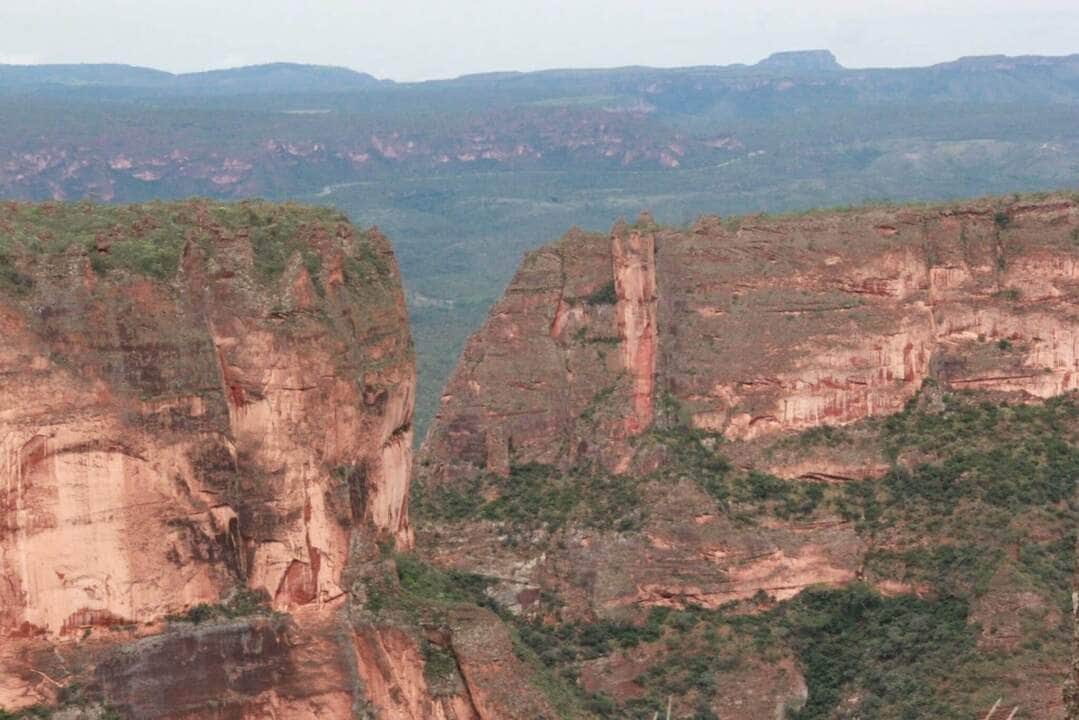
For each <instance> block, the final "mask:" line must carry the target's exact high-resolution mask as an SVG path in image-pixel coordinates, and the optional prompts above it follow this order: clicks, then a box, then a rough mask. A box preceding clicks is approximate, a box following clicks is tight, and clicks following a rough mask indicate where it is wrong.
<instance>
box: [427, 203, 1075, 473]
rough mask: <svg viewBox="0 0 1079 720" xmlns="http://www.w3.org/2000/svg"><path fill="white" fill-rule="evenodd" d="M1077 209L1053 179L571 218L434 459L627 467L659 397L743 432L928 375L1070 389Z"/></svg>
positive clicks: (834, 413)
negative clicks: (666, 226) (829, 206)
mask: <svg viewBox="0 0 1079 720" xmlns="http://www.w3.org/2000/svg"><path fill="white" fill-rule="evenodd" d="M1077 228H1079V205H1077V204H1076V201H1075V200H1074V199H1072V198H1066V197H1049V198H1046V199H1042V200H1030V201H1015V202H1010V203H1009V202H1003V201H1001V202H990V201H985V202H980V203H979V202H974V203H970V204H966V205H962V206H950V207H936V208H924V209H923V208H897V209H891V208H882V209H866V210H858V211H852V212H843V213H835V214H820V215H806V216H800V217H790V218H781V219H776V220H770V219H767V218H746V219H743V220H740V221H735V222H724V221H722V220H720V219H719V218H708V217H706V218H702V219H701V220H699V221H698V222H697V224H696V225H695V226H693V227H692V228H691V229H689V230H687V231H678V230H663V229H659V228H657V227H655V226H654V225H653V224H652V223H651V221H650V219H648V218H642V221H641V222H639V223H638V224H636V225H634V226H625V225H618V226H616V227H615V228H614V230H613V232H612V233H611V236H610V237H605V236H600V235H589V234H584V233H580V232H576V231H575V232H572V233H570V234H569V235H567V236H566V237H565V238H564V239H563V240H562V241H560V242H559V243H557V244H555V245H552V246H549V247H546V248H543V249H541V250H539V251H537V252H535V253H533V254H531V255H529V256H528V257H527V258H526V259H525V261H524V263H523V264H522V265H521V268H520V270H519V271H518V273H517V276H516V277H515V278H514V281H513V282H512V283H511V285H510V287H509V289H508V290H507V292H506V294H505V296H504V297H503V299H502V300H501V301H500V302H499V303H498V305H496V307H495V308H494V310H493V311H492V312H491V315H490V317H489V319H488V321H487V322H486V324H485V325H484V327H483V328H482V329H481V330H480V331H479V332H478V333H477V334H476V335H474V336H473V337H472V338H471V340H470V341H469V343H468V345H467V346H466V348H465V351H464V356H463V359H462V362H461V364H460V365H459V367H458V369H457V370H456V372H455V373H454V375H453V377H452V379H451V381H450V383H449V384H448V386H447V389H446V392H445V395H444V397H443V398H442V407H441V410H440V412H439V414H438V418H437V421H436V423H435V424H434V425H433V427H432V429H431V431H430V432H429V435H428V437H427V440H426V444H425V448H424V451H423V467H424V468H425V470H424V472H425V474H426V475H429V476H431V477H434V478H441V479H446V478H455V477H456V478H459V477H463V476H467V475H468V474H470V473H472V472H474V471H475V470H481V471H491V472H495V473H502V474H504V473H505V472H506V471H507V468H508V466H509V458H510V457H511V456H512V457H513V458H514V461H515V462H518V463H526V462H539V463H545V464H553V465H561V466H563V467H565V466H568V465H572V464H574V463H577V462H579V461H580V460H581V459H583V458H588V457H600V458H601V459H602V461H603V462H604V463H605V464H606V465H607V466H608V467H609V468H611V469H613V470H615V471H624V470H625V469H626V467H627V466H626V463H627V462H628V457H629V455H630V454H631V453H630V451H629V442H628V440H629V438H632V437H633V436H634V435H636V434H638V433H639V432H640V431H641V430H642V429H643V428H644V427H647V426H648V425H649V424H650V422H651V419H652V415H653V409H654V408H658V407H661V406H662V408H663V409H664V410H665V411H666V412H672V413H678V414H680V415H681V416H683V417H684V418H685V419H686V420H688V422H689V423H691V424H692V425H693V426H694V427H697V428H699V429H702V430H707V431H712V432H719V433H722V434H723V435H725V436H726V437H727V438H729V439H740V440H749V439H753V438H757V437H763V436H768V435H770V434H775V433H777V432H781V431H788V430H798V429H805V428H810V427H814V426H817V425H822V424H830V425H841V424H845V423H850V422H852V421H855V420H859V419H861V418H864V417H867V416H873V415H883V414H889V413H893V412H896V411H898V410H900V409H901V408H902V407H903V405H904V403H906V401H907V400H909V399H910V398H911V397H912V396H913V394H914V393H915V392H916V390H917V389H918V388H919V387H920V386H921V384H922V382H923V381H924V380H925V379H927V378H934V379H935V380H937V381H938V382H940V383H941V384H942V385H944V386H945V387H949V388H978V389H985V390H1001V391H1014V392H1020V393H1024V394H1026V395H1028V396H1031V397H1042V398H1044V397H1050V396H1053V395H1057V394H1060V393H1064V392H1067V391H1069V390H1073V389H1075V388H1077V387H1079V330H1077V327H1079V324H1077V320H1079V313H1077V311H1076V306H1075V302H1074V298H1075V293H1076V289H1077V287H1079V252H1077V247H1079V245H1077V242H1079V241H1077V240H1076V237H1077V233H1079V229H1077ZM611 283H613V285H611ZM605 288H607V289H610V288H613V292H605ZM598 410H605V411H606V412H603V413H601V412H597V411H598ZM582 416H584V417H585V418H586V419H585V420H582ZM597 418H598V419H597Z"/></svg>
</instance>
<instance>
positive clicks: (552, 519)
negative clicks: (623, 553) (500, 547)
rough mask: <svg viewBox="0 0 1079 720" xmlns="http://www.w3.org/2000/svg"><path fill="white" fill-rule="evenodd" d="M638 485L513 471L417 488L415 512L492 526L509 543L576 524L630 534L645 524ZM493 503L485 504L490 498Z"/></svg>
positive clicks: (530, 468) (588, 474) (583, 474)
mask: <svg viewBox="0 0 1079 720" xmlns="http://www.w3.org/2000/svg"><path fill="white" fill-rule="evenodd" d="M639 484H640V481H639V480H638V479H636V478H632V477H629V476H613V475H608V474H605V473H600V472H592V471H589V470H584V469H578V470H572V471H570V472H568V473H561V472H559V471H558V470H556V469H555V468H552V467H549V466H546V465H538V464H527V465H515V466H512V467H511V468H510V474H509V477H506V478H501V477H498V476H497V475H490V474H489V475H477V476H475V477H474V478H472V480H471V481H469V482H468V483H467V484H463V485H454V486H436V487H433V488H423V487H421V486H419V485H418V484H417V485H416V486H414V490H413V495H412V500H411V502H412V508H413V511H414V512H415V513H416V514H417V516H419V517H427V518H434V517H437V518H439V519H441V520H448V521H461V520H467V519H483V520H491V521H495V522H499V523H503V524H505V525H506V526H507V527H509V528H510V529H512V530H513V531H514V533H513V534H512V535H511V536H510V542H516V541H517V539H518V538H519V537H524V536H527V535H529V534H531V532H532V531H534V530H537V529H544V530H547V531H548V532H556V531H559V530H562V529H564V528H566V527H568V526H569V525H571V524H577V525H581V526H584V527H590V528H597V529H614V530H619V531H628V530H632V529H634V528H636V527H639V525H640V523H641V521H642V518H643V513H644V511H643V509H642V507H641V504H642V503H641V497H640V492H639ZM491 495H493V496H494V499H491V500H487V499H485V498H487V497H488V496H491Z"/></svg>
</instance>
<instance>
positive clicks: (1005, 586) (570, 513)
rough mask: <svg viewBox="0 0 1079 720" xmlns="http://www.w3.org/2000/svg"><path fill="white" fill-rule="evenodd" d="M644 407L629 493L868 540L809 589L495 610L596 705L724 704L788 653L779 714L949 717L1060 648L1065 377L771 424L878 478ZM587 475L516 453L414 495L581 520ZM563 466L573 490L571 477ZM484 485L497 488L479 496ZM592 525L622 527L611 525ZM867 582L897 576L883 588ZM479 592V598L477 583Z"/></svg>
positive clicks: (1076, 465) (506, 518) (565, 683)
mask: <svg viewBox="0 0 1079 720" xmlns="http://www.w3.org/2000/svg"><path fill="white" fill-rule="evenodd" d="M661 410H663V408H661ZM661 415H662V417H663V418H664V419H665V420H664V422H663V424H664V425H666V429H662V430H654V431H652V432H651V433H650V434H649V435H648V436H646V437H643V438H641V439H640V441H639V444H638V449H639V450H640V451H641V452H645V453H649V454H650V455H649V456H650V457H661V458H662V460H661V461H660V463H659V467H658V469H657V470H656V471H655V472H654V473H651V474H649V475H647V476H645V477H642V478H640V479H637V480H632V481H631V482H632V483H638V485H637V488H638V489H637V493H638V494H639V498H641V499H639V500H638V502H641V501H643V498H646V497H649V495H648V493H647V490H645V488H646V485H645V484H646V483H655V484H656V486H657V487H670V486H673V485H675V484H677V483H684V482H686V481H689V482H692V483H696V484H697V485H698V487H700V488H701V489H702V490H704V491H705V492H706V493H707V494H708V496H710V497H711V498H712V499H713V500H714V501H715V504H716V505H715V510H714V511H713V512H720V513H724V514H727V515H728V516H729V517H730V518H731V519H732V520H735V521H736V522H737V523H739V525H738V526H742V524H745V525H754V524H758V523H759V524H761V525H763V526H768V525H772V524H775V523H776V522H777V521H782V522H791V523H794V527H797V526H798V525H799V524H800V523H807V524H812V523H816V522H826V523H827V522H835V520H836V519H837V518H842V519H844V520H845V521H847V522H850V523H852V524H853V525H854V527H856V528H857V532H858V535H859V536H860V538H861V541H862V542H864V543H865V544H866V547H867V551H866V554H865V556H864V566H863V567H862V569H861V571H860V575H859V577H860V580H859V581H858V582H854V583H852V584H849V585H846V586H844V587H839V588H832V589H826V588H809V589H806V590H803V591H802V592H801V593H800V594H799V595H797V596H795V597H794V598H792V599H790V600H786V601H783V602H776V601H775V600H774V599H772V598H771V597H769V595H768V593H766V592H761V593H758V595H757V596H755V597H754V598H752V599H751V600H747V601H741V602H732V603H729V604H728V605H725V606H721V607H719V608H717V609H714V610H708V609H704V608H700V607H695V606H693V605H692V604H689V605H687V606H686V607H684V608H683V609H672V608H651V610H649V611H647V612H638V613H637V614H636V616H635V617H633V618H631V619H622V620H615V619H611V618H597V619H596V620H594V621H592V622H581V621H580V620H574V621H558V620H557V619H558V618H559V617H560V613H561V605H560V603H561V599H560V597H559V596H558V595H557V593H548V594H547V595H545V596H544V597H543V599H542V601H541V602H540V607H539V609H538V610H537V609H536V608H533V611H532V612H531V613H525V614H522V615H513V614H511V613H509V612H508V611H506V610H503V609H499V610H498V612H499V614H500V617H501V618H502V620H503V622H505V623H507V624H509V625H510V626H512V628H513V629H514V633H515V635H516V636H517V637H518V638H519V640H520V643H521V645H522V647H523V649H522V651H521V656H522V657H525V656H528V657H532V658H534V660H535V662H537V663H539V664H542V665H545V666H547V667H550V668H555V669H556V672H557V676H558V678H559V680H560V687H562V688H563V689H565V688H572V689H574V692H575V693H576V695H575V697H576V702H578V703H579V704H581V706H583V707H587V708H588V710H589V712H591V713H592V714H593V715H595V716H596V717H602V718H622V717H651V715H652V714H653V713H655V712H659V713H660V714H661V716H662V714H663V712H664V711H665V707H666V703H667V699H668V698H669V697H673V698H675V710H676V714H675V716H676V717H683V718H701V719H706V718H715V717H724V706H723V702H724V698H725V697H727V695H726V694H725V693H726V692H727V691H729V689H730V687H731V685H732V684H734V685H738V684H741V683H744V682H749V681H750V680H747V678H752V677H763V675H762V673H769V672H777V673H778V672H780V671H779V670H777V669H776V668H778V667H779V666H780V665H782V663H783V662H784V661H783V658H793V661H794V663H795V665H794V667H797V668H799V669H800V671H801V673H802V674H803V675H804V678H805V681H806V684H807V686H808V700H806V701H805V703H804V705H801V706H800V703H799V702H794V701H793V700H792V701H791V703H792V704H790V705H789V707H788V711H787V716H786V717H787V718H788V719H789V720H810V719H812V720H825V719H827V718H834V717H837V716H840V715H842V716H846V715H847V714H850V713H857V714H858V715H859V716H864V717H874V718H881V719H884V720H900V719H905V718H911V717H937V718H942V719H945V720H952V719H954V720H962V719H965V718H968V717H973V716H974V715H975V714H977V712H978V711H979V710H982V711H984V708H985V707H987V706H988V705H990V704H992V702H993V701H994V700H995V699H996V697H998V696H999V695H993V693H1006V692H1008V689H1009V688H1010V687H1013V686H1015V685H1016V684H1018V683H1020V679H1019V678H1018V677H1016V676H1015V675H1014V674H1013V673H1014V672H1015V669H1016V668H1026V667H1034V666H1039V664H1044V663H1050V664H1054V663H1060V664H1061V665H1063V664H1065V663H1066V658H1067V652H1068V647H1069V645H1068V641H1069V638H1070V625H1069V624H1068V622H1067V619H1068V618H1070V595H1069V585H1070V577H1071V573H1072V570H1073V568H1074V563H1075V556H1074V553H1075V530H1074V528H1075V525H1076V524H1077V522H1079V501H1077V498H1076V495H1075V491H1076V486H1075V478H1076V477H1079V449H1077V445H1076V434H1077V433H1079V405H1077V403H1076V397H1075V396H1074V395H1070V396H1064V397H1060V398H1057V399H1052V400H1047V401H1042V402H1033V403H1029V404H1011V403H1008V402H1006V401H1004V400H1003V399H1000V398H998V397H994V396H986V395H978V394H974V393H966V392H962V393H946V392H943V391H941V390H940V389H939V388H937V387H935V386H934V384H933V383H928V384H927V388H926V389H925V390H924V391H923V392H922V393H921V394H920V395H918V396H917V397H915V399H913V400H912V401H911V402H910V403H908V405H907V406H906V408H905V409H904V410H903V411H902V412H900V413H897V414H895V415H892V416H888V417H883V418H869V419H866V420H863V421H860V422H858V423H855V424H853V425H849V426H846V427H842V428H837V427H820V428H814V429H813V430H810V431H807V432H804V433H801V434H799V435H792V436H789V437H787V438H779V439H777V440H775V441H774V447H775V448H776V449H779V450H784V451H785V452H803V453H804V452H811V451H812V452H819V451H822V450H827V451H834V452H843V453H848V452H870V451H872V452H873V453H875V456H876V458H877V459H878V460H879V461H880V462H886V463H888V465H889V469H888V470H887V471H886V472H884V474H883V475H882V476H881V477H879V478H875V479H874V478H867V479H861V480H858V479H852V480H845V481H843V482H841V483H825V482H819V481H812V480H784V479H781V478H779V477H777V476H775V475H772V474H769V473H768V472H765V471H763V470H760V469H756V468H754V467H748V468H747V467H745V466H743V465H741V464H736V463H734V462H732V460H730V459H728V457H727V454H728V453H733V452H735V451H736V450H738V447H737V446H736V445H735V444H734V443H731V442H730V441H725V440H724V439H722V438H721V437H719V436H716V435H710V434H708V433H703V432H700V431H697V430H691V429H688V428H686V427H684V426H683V425H681V424H680V422H679V417H680V413H677V412H664V413H661ZM768 447H769V446H767V445H765V446H763V448H758V451H759V452H760V453H762V454H767V452H768V450H767V448H768ZM740 457H744V455H743V456H740ZM758 457H760V456H758ZM590 478H591V476H585V475H581V476H576V475H574V474H573V473H558V472H556V471H555V470H553V469H552V468H547V467H543V466H524V467H520V468H515V470H514V472H513V474H512V475H511V478H510V479H508V480H498V479H487V480H482V479H478V478H477V479H476V480H475V483H476V484H475V485H473V486H467V487H464V488H461V491H460V492H459V493H458V494H452V493H451V492H450V491H449V490H448V489H447V490H442V491H440V492H442V493H443V494H442V495H438V496H437V497H438V498H439V500H438V501H437V502H433V503H432V501H433V500H434V498H435V497H436V496H433V495H432V496H428V495H424V498H423V501H424V502H426V503H432V504H430V505H429V506H428V507H427V509H426V510H425V512H427V513H428V514H429V515H428V516H429V517H430V516H438V515H439V513H440V511H439V508H442V509H443V510H445V509H446V508H449V509H451V511H452V512H455V513H456V514H455V518H456V520H457V521H462V520H467V519H473V520H474V519H477V518H484V517H486V518H488V519H499V520H501V521H503V522H507V523H511V522H523V523H525V525H524V527H530V528H534V527H538V526H541V525H539V524H538V523H539V519H540V518H547V519H548V520H550V519H552V518H554V519H555V521H554V522H551V523H550V525H549V527H552V528H570V529H572V528H584V527H588V525H587V523H586V521H585V518H586V517H587V514H582V511H581V510H580V509H573V508H578V505H577V503H585V504H587V503H588V502H592V501H594V500H595V497H594V496H593V495H592V494H590V493H593V492H594V490H590V489H588V488H587V485H588V483H589V482H590ZM619 481H621V479H619ZM568 482H575V483H577V484H578V485H581V486H582V488H581V489H580V490H579V491H577V492H576V494H575V493H569V488H568V486H567V485H566V483H568ZM486 483H491V484H490V485H488V484H486ZM493 488H497V490H498V499H497V500H494V501H491V500H484V499H482V497H483V495H484V494H485V493H487V492H488V491H489V490H491V489H493ZM566 493H569V494H568V495H567V494H566ZM567 498H570V499H571V500H567ZM626 507H630V505H627V506H626ZM698 511H699V512H709V510H707V509H706V508H699V509H698ZM442 517H443V519H445V517H446V516H445V515H444V514H443V515H442ZM644 521H645V526H644V527H645V528H646V529H647V517H645V519H644ZM530 523H531V524H530ZM604 531H605V532H607V533H618V532H620V528H619V527H618V526H617V525H612V524H609V523H608V524H607V525H606V527H605V529H604ZM635 531H636V530H635V528H631V529H630V530H629V532H631V533H632V532H635ZM531 537H532V542H539V543H545V542H547V543H550V542H553V538H552V539H550V540H543V539H537V537H538V536H531ZM552 547H553V545H552ZM470 582H477V583H478V582H480V581H479V580H473V581H470ZM495 582H497V581H495V580H494V579H492V583H495ZM876 587H891V588H900V589H901V590H900V591H899V592H898V594H896V595H894V596H885V595H882V594H881V593H880V592H879V591H878V590H877V589H875V588H876ZM544 592H546V591H544ZM1010 593H1025V595H1022V597H1023V598H1025V599H1023V600H1021V603H1023V604H1021V605H1019V606H1018V607H1013V605H1011V604H1010V603H1014V602H1020V601H1016V600H1014V599H1011V598H1013V595H1011V594H1010ZM1030 598H1044V604H1039V603H1041V602H1042V600H1031V599H1030ZM474 601H475V600H474ZM482 602H485V603H488V604H489V603H490V602H491V601H490V598H489V597H487V596H486V595H484V596H483V598H482ZM690 603H692V601H690ZM642 610H643V609H642ZM1012 618H1014V619H1012ZM1009 623H1017V624H1018V628H1019V629H1018V630H1017V629H1014V628H1012V626H1011V625H1009ZM1009 628H1012V629H1009ZM1016 634H1018V636H1016ZM615 667H617V668H621V669H620V670H618V671H617V672H618V677H620V678H622V677H623V675H624V674H626V673H630V674H631V675H630V677H631V678H632V680H621V679H620V680H618V681H617V682H618V683H631V684H623V685H619V684H617V683H616V684H615V685H612V686H611V687H619V688H627V687H628V688H632V690H625V692H626V693H628V694H622V693H623V691H617V692H615V691H611V692H604V691H602V690H597V691H596V692H588V691H586V690H584V688H583V686H582V683H585V679H587V678H591V679H589V680H588V682H596V680H595V678H597V677H601V676H603V673H610V672H614V671H613V670H612V669H611V668H615ZM627 668H628V669H627ZM784 672H785V671H784ZM769 677H771V676H769ZM990 695H992V697H989V696H990Z"/></svg>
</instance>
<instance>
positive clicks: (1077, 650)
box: [1064, 540, 1079, 720]
mask: <svg viewBox="0 0 1079 720" xmlns="http://www.w3.org/2000/svg"><path fill="white" fill-rule="evenodd" d="M1064 703H1065V705H1066V706H1067V712H1068V720H1076V718H1079V540H1077V541H1076V566H1075V575H1074V577H1073V578H1072V667H1071V675H1070V676H1069V678H1068V682H1067V684H1066V685H1065V687H1064Z"/></svg>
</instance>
